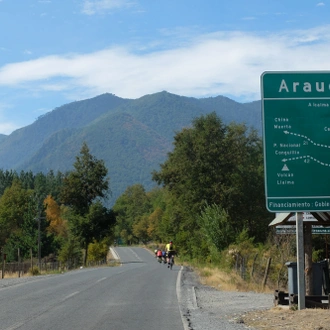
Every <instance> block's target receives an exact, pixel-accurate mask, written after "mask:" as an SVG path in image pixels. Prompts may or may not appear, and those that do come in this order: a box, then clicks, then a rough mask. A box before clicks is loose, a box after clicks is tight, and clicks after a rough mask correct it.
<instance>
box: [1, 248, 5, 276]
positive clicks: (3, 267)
mask: <svg viewBox="0 0 330 330" xmlns="http://www.w3.org/2000/svg"><path fill="white" fill-rule="evenodd" d="M1 255H2V271H1V278H4V276H5V254H4V253H3V250H1Z"/></svg>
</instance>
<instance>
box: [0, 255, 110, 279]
mask: <svg viewBox="0 0 330 330" xmlns="http://www.w3.org/2000/svg"><path fill="white" fill-rule="evenodd" d="M107 263H109V260H108V262H107V260H106V259H104V260H100V261H88V262H87V264H86V267H96V266H102V265H106V264H107ZM80 267H83V266H82V264H81V261H80V260H69V261H67V262H60V261H54V262H40V263H39V262H37V261H36V262H31V261H25V262H3V263H0V274H1V278H5V277H23V276H27V275H39V274H44V273H53V272H54V273H56V272H63V271H68V270H73V269H78V268H80Z"/></svg>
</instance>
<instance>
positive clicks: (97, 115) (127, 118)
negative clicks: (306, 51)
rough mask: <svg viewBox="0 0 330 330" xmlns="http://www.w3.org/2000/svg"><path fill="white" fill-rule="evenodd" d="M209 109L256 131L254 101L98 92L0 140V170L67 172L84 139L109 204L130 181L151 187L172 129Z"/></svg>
mask: <svg viewBox="0 0 330 330" xmlns="http://www.w3.org/2000/svg"><path fill="white" fill-rule="evenodd" d="M212 111H214V112H215V113H216V114H217V115H218V116H219V117H220V118H221V119H222V120H223V122H224V123H230V122H237V123H245V124H246V125H247V126H248V127H254V128H255V129H256V130H257V131H258V132H259V133H260V131H261V109H260V102H259V101H258V102H253V103H248V104H240V103H237V102H235V101H233V100H230V99H228V98H226V97H223V96H217V97H210V98H204V99H196V98H191V97H185V96H179V95H175V94H170V93H167V92H160V93H155V94H151V95H145V96H143V97H141V98H138V99H135V100H132V99H123V98H120V97H117V96H115V95H113V94H103V95H100V96H97V97H95V98H92V99H88V100H83V101H78V102H73V103H69V104H66V105H63V106H60V107H58V108H56V109H54V110H53V111H51V112H49V113H47V114H45V115H43V116H41V117H39V118H38V119H37V120H36V121H35V122H34V123H33V124H31V125H29V126H27V127H23V128H21V129H19V130H16V131H14V132H13V133H12V134H10V135H9V136H7V137H4V138H2V139H1V138H0V168H1V169H4V170H5V169H8V170H16V171H21V170H23V171H30V170H31V171H32V172H33V173H38V172H40V171H41V172H43V173H47V172H48V171H50V170H53V171H55V172H57V171H61V172H66V171H68V170H71V169H72V164H73V162H74V160H75V155H77V153H78V152H79V150H80V148H81V145H82V143H83V142H84V141H85V142H86V143H87V144H88V146H89V148H90V150H91V152H92V153H93V154H94V155H95V156H96V157H98V158H100V159H103V160H104V161H105V164H106V166H107V168H108V170H109V176H110V180H111V189H112V193H113V194H112V198H111V203H114V202H115V200H116V198H117V197H118V196H119V195H120V194H121V193H123V192H124V190H125V189H126V187H127V186H129V185H132V184H135V183H141V184H143V185H144V186H145V187H146V189H150V188H152V187H153V186H154V185H155V183H154V182H153V181H152V180H151V171H153V170H157V169H159V164H161V163H162V162H163V161H164V160H165V158H166V155H167V153H168V152H169V151H171V150H172V148H173V145H172V143H173V138H174V135H175V133H176V132H178V131H180V130H181V129H182V128H184V127H189V126H190V125H191V122H192V120H193V119H194V118H196V117H198V116H200V115H205V114H207V113H210V112H212Z"/></svg>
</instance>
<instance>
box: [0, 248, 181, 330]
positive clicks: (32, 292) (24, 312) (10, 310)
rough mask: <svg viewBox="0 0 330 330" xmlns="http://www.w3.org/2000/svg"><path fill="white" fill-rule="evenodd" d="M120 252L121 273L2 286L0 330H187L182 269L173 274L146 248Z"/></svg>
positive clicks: (102, 271) (110, 270) (86, 272)
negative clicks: (180, 284) (181, 290)
mask: <svg viewBox="0 0 330 330" xmlns="http://www.w3.org/2000/svg"><path fill="white" fill-rule="evenodd" d="M116 252H117V253H118V255H119V256H120V259H121V261H122V265H121V266H120V267H102V268H95V269H94V268H93V269H81V270H77V271H73V272H68V273H65V274H62V275H54V276H42V277H34V278H31V279H30V280H25V279H24V278H23V279H17V281H14V280H13V281H7V282H6V280H5V279H4V280H0V330H15V329H21V330H32V329H33V330H50V329H54V330H55V329H56V330H75V329H79V330H81V329H83V330H91V329H97V330H105V329H107V330H112V329H113V330H128V329H134V330H149V329H150V330H155V329H157V330H168V329H171V330H183V329H184V326H183V323H182V318H181V314H180V310H179V306H178V301H177V295H176V282H177V277H178V274H179V271H180V267H178V266H174V267H173V270H169V269H167V267H166V266H165V265H162V264H159V263H158V262H157V261H156V259H155V258H154V256H153V255H152V254H151V253H150V252H149V251H147V250H145V249H142V248H117V249H116ZM7 283H8V284H7Z"/></svg>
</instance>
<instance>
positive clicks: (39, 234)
mask: <svg viewBox="0 0 330 330" xmlns="http://www.w3.org/2000/svg"><path fill="white" fill-rule="evenodd" d="M41 219H46V218H45V217H40V216H39V217H38V218H35V220H36V221H38V267H39V269H41V239H40V237H41V233H40V221H41Z"/></svg>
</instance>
